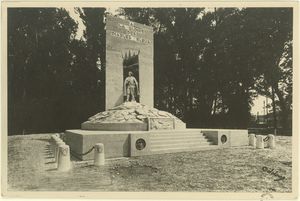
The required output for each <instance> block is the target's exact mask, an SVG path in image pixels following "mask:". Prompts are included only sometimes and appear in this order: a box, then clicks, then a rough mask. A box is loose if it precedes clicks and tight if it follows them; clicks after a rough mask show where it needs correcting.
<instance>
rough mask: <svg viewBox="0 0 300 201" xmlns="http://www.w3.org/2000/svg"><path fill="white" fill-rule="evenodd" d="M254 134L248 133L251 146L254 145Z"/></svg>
mask: <svg viewBox="0 0 300 201" xmlns="http://www.w3.org/2000/svg"><path fill="white" fill-rule="evenodd" d="M255 140H256V139H255V134H253V133H251V134H249V145H250V146H252V147H255Z"/></svg>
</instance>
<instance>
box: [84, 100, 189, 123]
mask: <svg viewBox="0 0 300 201" xmlns="http://www.w3.org/2000/svg"><path fill="white" fill-rule="evenodd" d="M148 118H172V119H175V122H178V123H183V122H182V121H181V120H180V119H178V118H177V117H175V116H174V115H172V114H171V113H168V112H165V111H160V110H158V109H155V108H151V107H149V106H147V105H143V104H140V103H137V102H125V103H123V104H121V105H119V106H117V107H114V108H112V109H109V110H107V111H104V112H99V113H98V114H96V115H94V116H92V117H90V118H89V119H88V122H90V123H146V122H147V119H148Z"/></svg>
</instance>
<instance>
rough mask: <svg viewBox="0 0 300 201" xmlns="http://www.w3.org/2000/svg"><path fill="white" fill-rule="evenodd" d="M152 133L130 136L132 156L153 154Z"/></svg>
mask: <svg viewBox="0 0 300 201" xmlns="http://www.w3.org/2000/svg"><path fill="white" fill-rule="evenodd" d="M149 137H150V133H149V132H147V133H146V132H145V133H140V134H135V133H133V134H130V156H142V155H149V154H151V142H150V140H149Z"/></svg>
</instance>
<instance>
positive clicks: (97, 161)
mask: <svg viewBox="0 0 300 201" xmlns="http://www.w3.org/2000/svg"><path fill="white" fill-rule="evenodd" d="M104 163H105V156H104V145H103V144H102V143H97V144H96V145H95V151H94V165H95V166H102V165H104Z"/></svg>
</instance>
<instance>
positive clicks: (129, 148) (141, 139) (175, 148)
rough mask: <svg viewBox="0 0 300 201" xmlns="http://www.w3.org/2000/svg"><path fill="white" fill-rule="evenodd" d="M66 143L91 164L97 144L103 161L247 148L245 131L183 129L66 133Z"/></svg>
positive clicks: (72, 150)
mask: <svg viewBox="0 0 300 201" xmlns="http://www.w3.org/2000/svg"><path fill="white" fill-rule="evenodd" d="M65 142H66V144H68V145H69V146H70V148H71V153H72V154H73V155H75V156H76V157H77V158H79V159H80V160H92V159H93V156H94V153H93V151H92V152H90V153H87V154H86V152H88V151H89V150H90V149H91V148H92V147H93V146H94V145H95V144H96V143H102V144H104V147H105V148H104V149H105V150H104V152H105V158H117V157H130V156H141V155H152V154H163V153H173V152H185V151H197V150H203V149H215V148H224V147H233V146H247V145H248V144H249V141H248V131H247V130H230V129H182V130H152V131H92V130H67V131H66V132H65Z"/></svg>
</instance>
